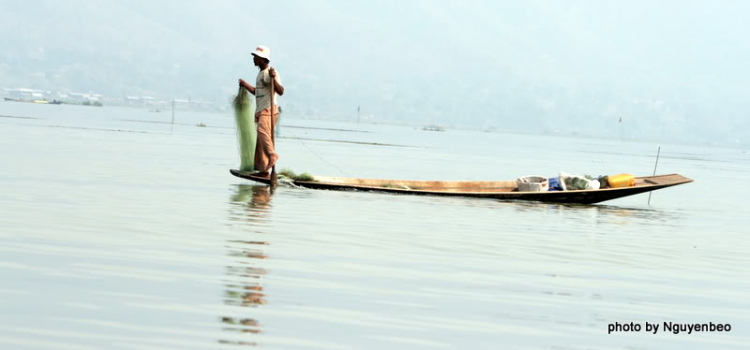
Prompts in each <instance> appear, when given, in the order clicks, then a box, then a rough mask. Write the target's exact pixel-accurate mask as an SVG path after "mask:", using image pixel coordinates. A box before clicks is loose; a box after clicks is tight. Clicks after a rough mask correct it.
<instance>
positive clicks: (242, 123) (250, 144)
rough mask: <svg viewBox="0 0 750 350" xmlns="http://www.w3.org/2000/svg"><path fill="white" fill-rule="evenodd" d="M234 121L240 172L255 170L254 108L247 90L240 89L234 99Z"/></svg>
mask: <svg viewBox="0 0 750 350" xmlns="http://www.w3.org/2000/svg"><path fill="white" fill-rule="evenodd" d="M233 105H234V119H235V121H236V122H237V146H238V149H239V151H240V170H242V171H253V170H255V141H256V137H257V133H256V131H255V106H253V99H252V98H250V94H248V92H247V90H245V89H244V88H243V87H240V91H238V92H237V96H235V97H234V101H233Z"/></svg>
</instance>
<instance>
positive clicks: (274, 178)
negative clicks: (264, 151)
mask: <svg viewBox="0 0 750 350" xmlns="http://www.w3.org/2000/svg"><path fill="white" fill-rule="evenodd" d="M268 78H269V79H270V80H271V144H272V145H273V149H274V151H276V136H275V135H274V125H273V124H274V123H273V102H274V101H273V98H274V96H275V95H276V87H275V86H274V77H272V76H271V67H270V66H269V67H268ZM278 184H279V177H278V175H276V163H273V167H271V188H273V187H276V185H278Z"/></svg>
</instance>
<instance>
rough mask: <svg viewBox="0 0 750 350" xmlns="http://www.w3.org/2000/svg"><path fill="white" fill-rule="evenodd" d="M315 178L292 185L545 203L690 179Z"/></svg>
mask: <svg viewBox="0 0 750 350" xmlns="http://www.w3.org/2000/svg"><path fill="white" fill-rule="evenodd" d="M230 172H231V173H232V175H234V176H237V177H240V178H243V179H248V180H253V181H256V182H260V183H264V184H270V183H271V182H270V179H267V178H262V177H257V176H253V175H252V174H250V173H247V172H242V171H239V170H230ZM315 179H316V181H293V182H294V184H295V185H297V186H300V187H305V188H310V189H321V190H359V191H371V192H382V193H394V194H410V195H428V196H451V197H470V198H491V199H498V200H513V201H538V202H549V203H576V204H593V203H599V202H604V201H608V200H612V199H616V198H621V197H627V196H632V195H635V194H639V193H645V192H650V191H655V190H659V189H662V188H666V187H671V186H676V185H681V184H685V183H689V182H692V181H693V180H691V179H689V178H687V177H684V176H682V175H679V174H669V175H657V176H644V177H637V178H636V185H635V186H632V187H622V188H606V189H599V190H580V191H544V192H518V191H517V189H516V186H515V183H516V182H515V181H456V182H443V181H400V180H374V179H354V178H329V177H316V178H315Z"/></svg>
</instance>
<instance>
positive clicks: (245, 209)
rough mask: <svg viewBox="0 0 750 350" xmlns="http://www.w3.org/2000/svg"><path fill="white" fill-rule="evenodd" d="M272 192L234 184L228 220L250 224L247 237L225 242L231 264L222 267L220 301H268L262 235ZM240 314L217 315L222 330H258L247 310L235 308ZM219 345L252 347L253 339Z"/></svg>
mask: <svg viewBox="0 0 750 350" xmlns="http://www.w3.org/2000/svg"><path fill="white" fill-rule="evenodd" d="M272 195H273V191H272V189H271V188H270V187H268V186H253V185H238V186H237V188H236V191H235V193H234V194H233V195H232V196H231V198H230V204H231V208H230V212H231V214H230V219H231V220H232V221H240V222H242V226H246V227H250V228H251V231H250V232H247V238H246V239H241V240H229V241H227V249H228V250H227V255H228V256H230V257H232V258H233V260H232V262H233V263H232V264H231V265H230V266H227V267H226V270H225V274H226V275H227V277H228V278H227V279H228V280H230V281H231V282H228V283H227V284H225V291H224V303H225V304H226V305H233V306H240V307H259V306H262V305H265V304H267V303H268V301H267V299H266V293H265V292H264V290H263V289H264V288H263V277H264V276H265V275H266V274H267V273H268V270H266V269H265V268H263V265H265V263H266V262H267V259H268V255H267V254H266V250H267V249H268V246H269V243H268V242H266V241H265V240H264V239H263V237H262V235H263V234H264V232H263V228H264V227H265V225H266V224H267V223H268V219H269V214H270V210H271V196H272ZM237 314H240V315H243V316H242V317H228V316H222V317H220V321H221V322H222V323H223V324H224V328H223V329H224V330H225V331H229V332H238V333H240V334H248V333H249V334H257V333H261V332H262V330H261V324H260V323H259V322H258V320H256V319H254V318H249V317H245V316H247V315H248V312H247V311H237ZM219 343H223V344H236V345H248V346H255V345H257V344H256V343H255V342H248V341H234V340H232V341H230V340H225V339H222V340H219Z"/></svg>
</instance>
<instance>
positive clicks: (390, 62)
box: [0, 0, 750, 143]
mask: <svg viewBox="0 0 750 350" xmlns="http://www.w3.org/2000/svg"><path fill="white" fill-rule="evenodd" d="M748 18H750V2H747V1H741V0H737V1H627V2H625V1H593V0H592V1H461V2H446V1H409V0H402V1H377V2H373V1H370V2H363V1H315V0H307V1H301V0H300V1H283V2H282V1H273V2H272V1H265V2H259V1H213V2H209V1H180V2H177V1H114V0H101V1H88V0H86V1H84V0H68V1H34V2H33V4H32V3H24V2H19V1H14V0H0V30H1V31H2V33H3V34H2V35H0V47H2V50H0V87H29V88H37V89H45V90H58V89H59V90H70V91H84V92H87V91H94V92H100V93H103V94H105V95H106V96H109V97H122V96H126V95H150V96H155V97H158V98H165V99H168V98H173V97H174V98H187V97H191V98H202V99H206V100H210V101H212V102H215V103H224V102H225V101H227V100H228V96H229V95H231V94H232V93H234V92H235V91H236V82H237V79H238V78H240V77H243V78H246V79H250V80H253V79H254V77H255V74H256V70H255V68H254V67H253V66H252V61H251V58H250V53H251V52H252V50H253V48H254V47H255V46H256V45H258V44H263V45H266V46H269V47H270V48H271V50H272V65H273V66H275V67H277V68H278V69H279V71H280V72H281V74H282V76H283V80H284V82H285V85H286V89H287V92H286V95H285V96H284V97H283V100H282V103H283V106H284V107H285V108H286V110H287V111H289V112H290V113H295V114H301V115H306V116H311V117H313V116H314V117H333V118H339V119H341V118H356V110H357V106H360V105H361V109H362V113H363V115H365V116H368V117H370V118H372V119H374V120H390V121H404V122H413V123H425V124H429V123H433V124H442V125H466V126H473V127H480V128H489V127H496V128H500V129H514V130H522V131H547V132H556V131H557V132H562V133H570V132H579V133H583V134H592V135H602V136H621V135H624V136H626V137H633V138H648V139H664V138H668V139H671V140H674V141H681V140H684V141H689V140H695V139H696V138H697V139H700V140H703V141H723V142H730V143H732V142H737V141H743V142H746V143H747V142H750V140H748V139H747V137H746V136H745V134H746V132H745V131H744V130H746V129H747V128H748V127H750V122H749V120H750V108H748V103H747V101H748V100H749V98H748V97H750V96H748V95H750V92H749V91H750V89H748V87H749V85H750V84H749V83H748V82H749V81H750V64H749V63H748V57H750V44H749V43H748V42H749V41H750V40H749V39H748V38H750V24H748V22H750V21H748V20H747V19H748ZM620 118H622V120H623V122H622V124H620V123H618V121H619V119H620Z"/></svg>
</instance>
